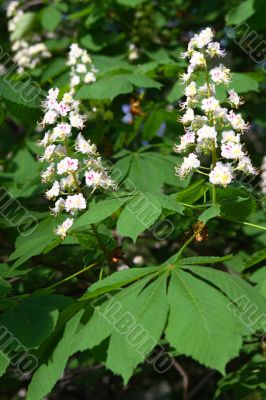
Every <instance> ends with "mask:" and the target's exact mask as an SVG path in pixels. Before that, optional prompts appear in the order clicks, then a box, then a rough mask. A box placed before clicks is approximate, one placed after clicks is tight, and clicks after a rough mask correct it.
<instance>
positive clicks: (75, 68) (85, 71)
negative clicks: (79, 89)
mask: <svg viewBox="0 0 266 400" xmlns="http://www.w3.org/2000/svg"><path fill="white" fill-rule="evenodd" d="M67 65H69V66H70V67H71V72H70V89H71V90H70V91H71V93H74V92H75V88H76V86H78V85H80V84H81V83H88V84H89V83H92V82H95V81H96V73H97V72H98V71H97V69H96V68H95V67H94V65H93V63H92V60H91V57H90V55H89V54H88V52H87V50H85V49H81V48H80V47H79V46H78V44H77V43H72V44H71V46H70V51H69V54H68V61H67Z"/></svg>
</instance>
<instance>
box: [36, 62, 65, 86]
mask: <svg viewBox="0 0 266 400" xmlns="http://www.w3.org/2000/svg"><path fill="white" fill-rule="evenodd" d="M66 69H67V65H66V60H65V58H61V57H60V58H59V57H58V58H55V59H54V60H53V61H52V62H51V63H50V64H49V65H48V67H47V68H46V69H45V71H44V73H43V75H42V83H45V82H47V81H49V80H50V79H53V78H55V77H56V76H57V75H59V74H61V73H62V72H64V71H65V70H66Z"/></svg>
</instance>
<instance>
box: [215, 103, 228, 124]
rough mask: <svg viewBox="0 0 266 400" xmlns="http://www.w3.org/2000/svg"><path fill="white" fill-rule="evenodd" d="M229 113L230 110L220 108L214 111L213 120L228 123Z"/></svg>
mask: <svg viewBox="0 0 266 400" xmlns="http://www.w3.org/2000/svg"><path fill="white" fill-rule="evenodd" d="M227 113H228V110H227V108H225V107H218V108H216V109H215V110H214V111H213V118H214V119H215V120H217V119H221V120H222V122H225V123H226V122H227Z"/></svg>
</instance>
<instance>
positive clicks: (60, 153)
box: [54, 144, 66, 157]
mask: <svg viewBox="0 0 266 400" xmlns="http://www.w3.org/2000/svg"><path fill="white" fill-rule="evenodd" d="M54 155H55V156H57V157H64V156H65V155H66V148H65V146H63V145H62V144H57V145H56V146H55V149H54Z"/></svg>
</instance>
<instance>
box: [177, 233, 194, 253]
mask: <svg viewBox="0 0 266 400" xmlns="http://www.w3.org/2000/svg"><path fill="white" fill-rule="evenodd" d="M195 236H196V233H194V234H193V235H192V236H191V237H190V238H189V239H188V240H187V241H186V242H185V243H184V244H183V246H182V247H181V249H180V250H179V252H178V253H177V259H179V258H180V257H181V255H182V253H183V251H184V250H185V249H186V248H187V246H188V245H189V244H190V243H191V242H192V241H193V239H194V237H195Z"/></svg>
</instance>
